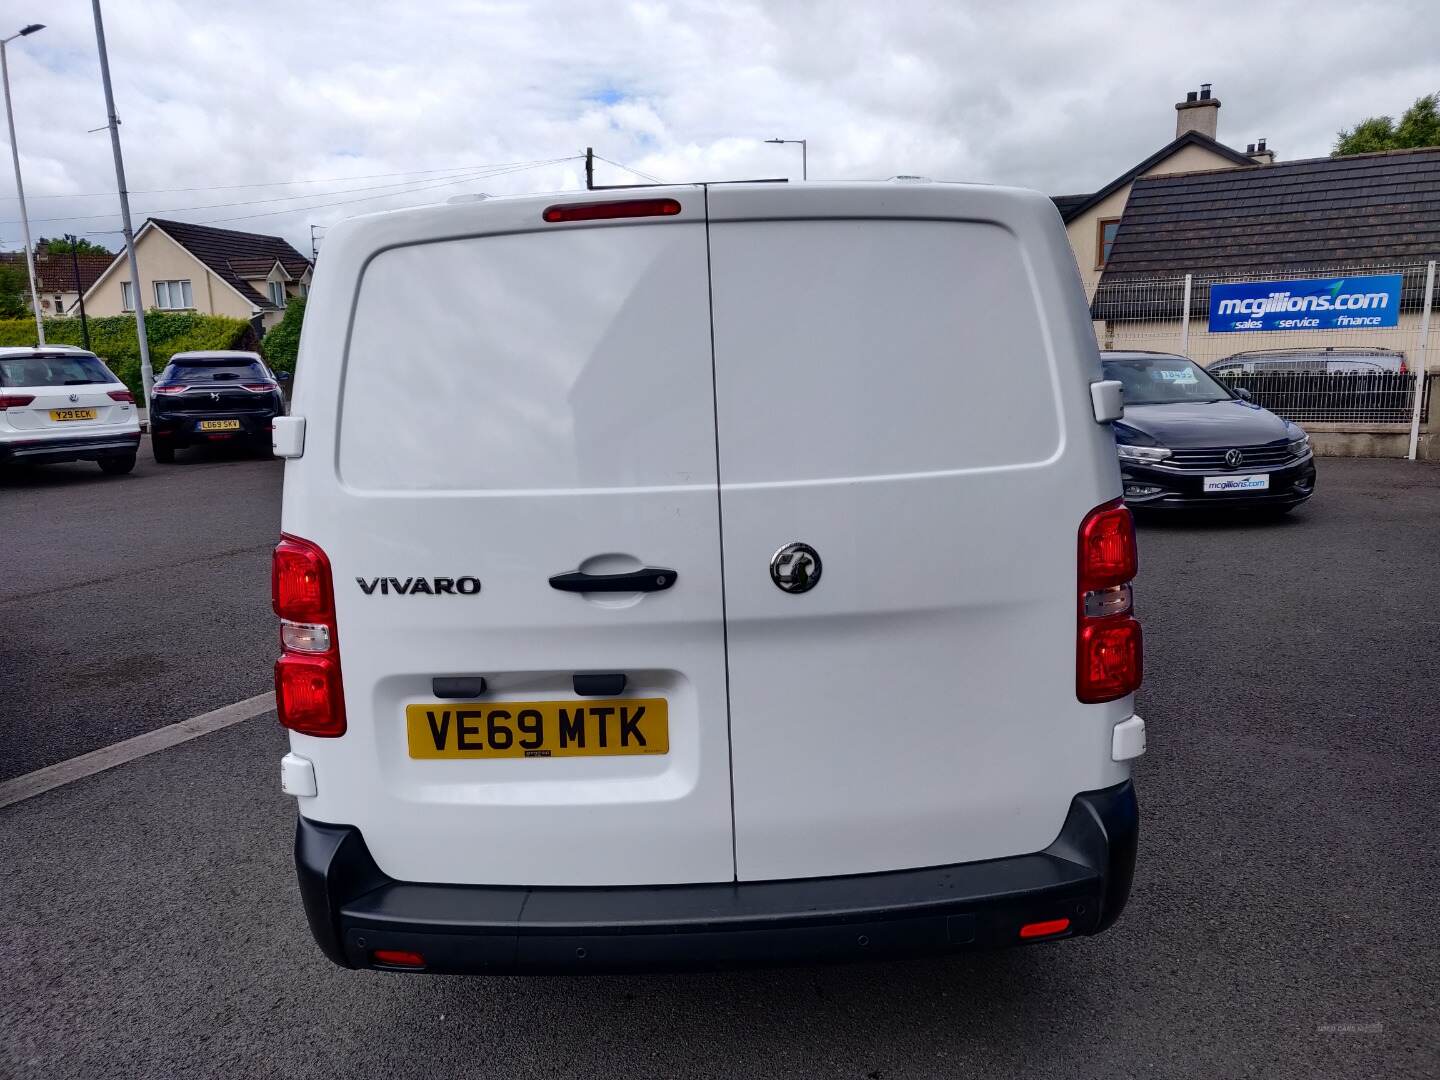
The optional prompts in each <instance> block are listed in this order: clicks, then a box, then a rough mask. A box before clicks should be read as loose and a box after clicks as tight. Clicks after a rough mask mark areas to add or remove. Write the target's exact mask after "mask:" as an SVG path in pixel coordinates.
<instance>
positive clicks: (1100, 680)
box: [1075, 499, 1144, 704]
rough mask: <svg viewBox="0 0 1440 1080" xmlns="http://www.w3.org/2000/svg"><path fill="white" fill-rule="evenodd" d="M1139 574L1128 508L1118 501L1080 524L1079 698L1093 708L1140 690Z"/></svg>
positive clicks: (1087, 516) (1077, 640) (1097, 511)
mask: <svg viewBox="0 0 1440 1080" xmlns="http://www.w3.org/2000/svg"><path fill="white" fill-rule="evenodd" d="M1138 568H1139V555H1138V552H1137V550H1136V546H1135V522H1134V519H1133V518H1132V517H1131V515H1130V511H1129V510H1128V509H1126V507H1125V504H1124V503H1122V502H1121V501H1120V500H1119V499H1116V500H1115V501H1114V502H1110V503H1106V504H1105V505H1104V506H1097V507H1096V508H1095V509H1094V510H1091V511H1090V513H1088V514H1086V515H1085V520H1084V521H1083V522H1081V523H1080V543H1079V628H1078V631H1077V634H1076V646H1075V696H1076V697H1077V698H1079V699H1080V700H1081V701H1083V702H1086V703H1087V704H1094V703H1098V702H1102V701H1114V700H1115V699H1116V698H1122V697H1125V696H1126V695H1127V694H1133V693H1134V692H1135V691H1136V690H1137V689H1138V688H1139V686H1140V680H1141V677H1142V671H1143V659H1144V652H1143V645H1142V638H1141V633H1140V623H1139V622H1137V621H1136V619H1135V616H1134V615H1133V614H1132V602H1131V591H1130V582H1131V579H1133V578H1134V577H1135V573H1136V571H1137V570H1138Z"/></svg>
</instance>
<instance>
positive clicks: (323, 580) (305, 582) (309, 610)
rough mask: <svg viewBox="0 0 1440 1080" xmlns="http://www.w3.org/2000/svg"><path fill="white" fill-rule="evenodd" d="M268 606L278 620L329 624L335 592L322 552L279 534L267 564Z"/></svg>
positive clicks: (296, 537)
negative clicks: (268, 575)
mask: <svg viewBox="0 0 1440 1080" xmlns="http://www.w3.org/2000/svg"><path fill="white" fill-rule="evenodd" d="M270 603H271V605H272V606H273V607H274V608H275V614H276V615H279V616H280V618H282V619H290V620H291V621H293V622H304V623H316V622H324V623H328V622H330V621H331V620H332V619H333V618H334V614H333V613H334V608H335V590H334V587H333V586H332V585H331V583H330V560H329V559H328V558H326V556H325V552H323V551H321V550H320V548H319V547H318V546H317V545H315V544H312V543H311V542H310V541H309V540H302V539H300V538H299V537H298V536H289V535H284V534H282V535H281V537H280V543H278V544H276V545H275V557H274V559H272V560H271V563H270Z"/></svg>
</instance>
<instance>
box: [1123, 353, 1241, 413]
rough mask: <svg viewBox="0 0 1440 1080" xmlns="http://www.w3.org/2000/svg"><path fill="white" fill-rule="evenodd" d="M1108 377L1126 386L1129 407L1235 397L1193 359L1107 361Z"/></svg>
mask: <svg viewBox="0 0 1440 1080" xmlns="http://www.w3.org/2000/svg"><path fill="white" fill-rule="evenodd" d="M1104 366H1105V377H1106V378H1107V379H1119V380H1120V382H1121V383H1122V384H1123V385H1124V387H1125V404H1126V405H1170V404H1174V403H1175V402H1180V401H1223V400H1225V399H1226V398H1229V397H1233V396H1234V395H1233V394H1231V393H1230V391H1228V390H1226V389H1225V387H1223V386H1221V385H1220V384H1219V383H1218V382H1216V381H1215V380H1214V379H1212V378H1211V377H1210V376H1209V375H1208V374H1206V372H1205V369H1204V368H1202V367H1201V366H1200V365H1199V364H1197V363H1195V362H1194V361H1193V360H1186V359H1184V358H1183V357H1179V356H1154V357H1151V356H1146V357H1138V358H1135V359H1126V360H1106V361H1104Z"/></svg>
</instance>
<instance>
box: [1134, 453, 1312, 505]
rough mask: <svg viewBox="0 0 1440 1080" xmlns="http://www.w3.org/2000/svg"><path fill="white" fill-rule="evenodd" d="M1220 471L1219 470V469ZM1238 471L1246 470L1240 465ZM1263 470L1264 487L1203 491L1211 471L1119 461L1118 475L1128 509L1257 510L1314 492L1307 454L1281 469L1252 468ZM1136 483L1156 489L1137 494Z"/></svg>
mask: <svg viewBox="0 0 1440 1080" xmlns="http://www.w3.org/2000/svg"><path fill="white" fill-rule="evenodd" d="M1222 471H1223V470H1222ZM1235 471H1236V472H1238V473H1241V474H1243V473H1244V472H1245V471H1246V470H1245V468H1244V466H1241V467H1240V468H1239V469H1238V470H1235ZM1254 471H1256V472H1267V473H1268V474H1269V476H1270V486H1269V487H1268V488H1266V489H1265V490H1264V491H1253V492H1252V491H1206V490H1205V476H1207V475H1210V476H1213V475H1216V474H1215V473H1202V472H1183V473H1182V472H1176V471H1175V470H1172V469H1152V468H1147V467H1146V466H1144V465H1137V464H1133V463H1131V462H1128V461H1126V462H1122V463H1121V465H1120V479H1121V481H1122V483H1123V485H1124V490H1125V503H1126V505H1127V506H1129V507H1130V508H1131V509H1132V510H1220V509H1224V508H1225V507H1233V508H1236V509H1253V510H1259V509H1264V508H1266V507H1281V506H1297V505H1299V504H1300V503H1302V502H1304V501H1305V500H1306V499H1308V498H1310V496H1312V495H1314V494H1315V459H1314V458H1313V457H1309V458H1306V459H1304V460H1303V461H1300V462H1297V463H1296V464H1294V465H1291V466H1288V467H1286V468H1283V469H1256V470H1254ZM1137 485H1145V486H1147V487H1154V488H1158V489H1159V490H1158V491H1156V492H1154V493H1151V494H1145V495H1141V496H1137V495H1135V494H1134V493H1133V489H1134V488H1135V486H1137Z"/></svg>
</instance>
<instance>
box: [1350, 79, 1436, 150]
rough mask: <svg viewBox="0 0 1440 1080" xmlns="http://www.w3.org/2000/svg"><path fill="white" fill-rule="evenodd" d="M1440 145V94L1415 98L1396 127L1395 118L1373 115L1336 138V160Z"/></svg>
mask: <svg viewBox="0 0 1440 1080" xmlns="http://www.w3.org/2000/svg"><path fill="white" fill-rule="evenodd" d="M1417 146H1440V92H1437V93H1434V94H1426V95H1425V96H1424V97H1419V98H1416V99H1415V104H1413V105H1411V106H1410V108H1408V109H1406V110H1405V115H1404V116H1402V117H1400V122H1399V123H1398V124H1397V123H1396V122H1395V119H1394V117H1390V116H1372V117H1369V118H1368V119H1365V120H1361V121H1360V123H1358V124H1356V125H1355V126H1354V127H1353V128H1347V129H1346V130H1344V131H1341V132H1339V133H1338V134H1337V135H1336V136H1335V152H1334V156H1335V157H1344V156H1346V155H1348V154H1373V153H1375V152H1376V151H1378V150H1410V149H1413V148H1415V147H1417Z"/></svg>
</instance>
